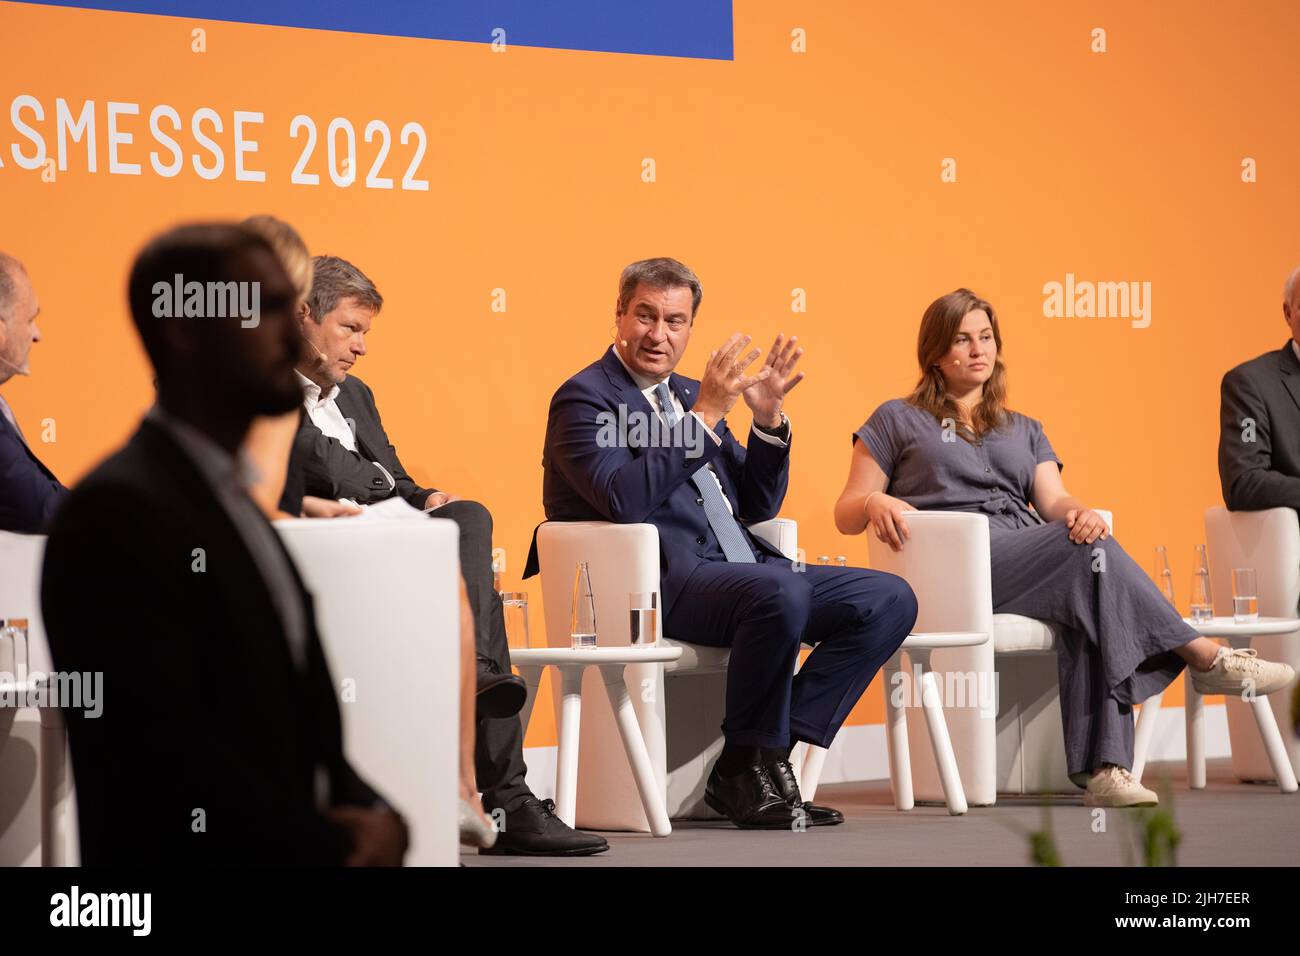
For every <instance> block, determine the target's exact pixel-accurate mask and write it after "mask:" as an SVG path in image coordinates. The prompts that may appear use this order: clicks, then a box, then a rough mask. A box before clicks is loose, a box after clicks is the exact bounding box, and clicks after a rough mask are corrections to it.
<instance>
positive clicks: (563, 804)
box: [555, 664, 586, 826]
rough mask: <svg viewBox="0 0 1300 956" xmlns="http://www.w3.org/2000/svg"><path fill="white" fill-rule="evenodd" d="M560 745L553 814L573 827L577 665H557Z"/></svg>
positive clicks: (579, 709)
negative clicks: (559, 696) (560, 695)
mask: <svg viewBox="0 0 1300 956" xmlns="http://www.w3.org/2000/svg"><path fill="white" fill-rule="evenodd" d="M556 669H557V670H558V671H559V672H560V693H561V694H562V695H563V696H562V698H561V702H560V743H559V747H558V748H557V749H556V754H555V815H556V816H558V817H559V818H560V819H561V820H563V821H564V822H565V823H567V824H568V825H569V826H573V825H574V820H575V819H576V818H577V811H578V740H579V733H580V730H581V727H582V673H583V671H585V670H586V668H585V667H584V666H583V665H581V664H576V665H568V664H565V665H560V666H558V667H557V668H556Z"/></svg>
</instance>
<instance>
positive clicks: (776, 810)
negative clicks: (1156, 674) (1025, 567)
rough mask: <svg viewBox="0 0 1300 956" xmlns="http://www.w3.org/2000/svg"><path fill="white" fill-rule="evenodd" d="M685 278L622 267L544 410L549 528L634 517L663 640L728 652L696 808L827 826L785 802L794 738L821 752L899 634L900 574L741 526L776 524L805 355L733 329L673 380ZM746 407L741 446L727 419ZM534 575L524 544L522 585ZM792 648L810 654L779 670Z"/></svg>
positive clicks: (689, 294) (691, 305)
mask: <svg viewBox="0 0 1300 956" xmlns="http://www.w3.org/2000/svg"><path fill="white" fill-rule="evenodd" d="M700 297H701V289H700V282H699V279H697V278H696V276H695V274H694V273H693V272H692V271H691V270H690V269H688V268H687V267H686V266H685V265H683V264H682V263H680V262H678V261H676V260H675V259H647V260H643V261H641V262H634V263H632V264H631V265H630V266H628V267H627V268H626V269H624V270H623V275H622V278H621V279H620V282H619V295H618V303H617V306H616V308H615V314H614V315H615V336H614V345H613V346H612V347H611V348H610V349H609V350H608V351H606V352H605V354H604V355H603V356H602V357H601V358H600V359H599V360H597V361H596V362H593V363H592V364H591V365H589V366H587V367H586V368H585V369H583V370H582V371H581V372H579V373H578V374H577V375H574V376H573V377H572V378H571V379H569V380H568V381H567V382H565V383H564V384H563V385H561V386H560V388H559V390H558V391H557V392H556V393H555V396H554V397H553V398H552V399H551V408H550V417H549V420H548V422H547V428H546V448H545V451H544V453H543V460H542V467H543V469H544V479H543V492H542V494H543V501H544V504H545V508H546V517H547V519H548V520H551V521H590V520H605V521H615V522H621V523H633V522H648V523H650V524H653V525H655V527H656V528H657V529H658V531H659V546H660V560H661V569H660V589H661V592H662V594H661V597H662V601H663V609H664V626H663V631H664V634H665V635H667V636H669V637H672V638H675V639H678V640H685V641H690V642H691V643H694V644H707V645H713V646H719V647H730V648H731V658H730V664H729V666H728V670H727V699H726V718H725V720H724V721H723V725H722V730H723V734H724V737H725V744H724V747H723V750H722V753H721V755H720V756H719V758H718V760H717V762H716V763H715V764H714V767H713V770H712V772H711V773H710V775H709V780H708V784H707V786H706V789H705V800H706V802H707V803H708V804H709V806H711V807H712V808H713V809H714V810H716V811H718V812H719V813H722V814H724V815H725V816H727V817H728V818H729V819H730V820H731V821H732V822H733V823H735V824H736V825H737V826H741V827H747V828H757V829H777V828H781V829H785V828H789V827H791V826H792V824H796V825H797V823H798V822H799V821H802V822H803V823H805V824H831V823H840V822H842V821H843V819H844V817H843V816H842V815H841V814H840V813H839V812H838V811H836V810H833V809H831V808H829V807H820V806H816V805H813V804H810V803H808V802H806V801H804V800H803V799H802V797H801V796H800V794H799V788H798V784H797V783H796V781H795V777H794V772H793V770H792V768H791V766H790V763H789V757H790V750H791V748H792V747H793V745H794V743H795V742H797V741H800V740H803V741H806V742H808V743H811V744H816V745H817V746H820V747H829V746H830V743H831V741H832V740H833V739H834V738H835V734H836V732H837V731H838V730H839V728H840V725H841V724H842V723H843V722H844V719H845V718H846V717H847V716H848V714H849V711H850V710H851V709H852V708H853V705H854V704H855V703H856V702H857V700H858V698H859V697H861V696H862V693H863V691H865V690H866V688H867V685H868V684H869V683H870V681H871V678H872V677H873V676H874V675H875V673H876V671H877V670H879V668H880V666H881V665H882V664H883V663H884V662H885V661H886V660H888V659H889V657H890V656H891V655H892V654H893V653H894V651H895V650H896V649H897V648H898V646H899V645H900V644H901V643H902V642H903V640H904V638H906V637H907V635H908V633H909V632H910V631H911V628H912V625H913V623H914V622H915V620H916V598H915V596H914V595H913V594H912V590H911V588H909V587H908V586H907V584H906V583H905V582H904V581H903V580H902V579H900V578H897V577H895V576H893V575H889V574H884V573H880V572H875V571H866V570H862V569H859V568H841V567H824V566H814V567H805V566H803V565H802V564H799V565H795V564H792V562H790V561H789V560H787V559H785V558H784V557H782V556H781V555H780V553H779V552H777V551H776V550H774V549H773V548H771V547H769V546H768V545H767V544H765V543H764V542H763V541H761V540H760V539H758V538H756V537H754V536H753V535H751V534H750V533H749V531H748V530H747V529H746V528H745V525H746V524H749V523H753V522H757V521H765V520H767V519H769V518H773V517H775V516H776V514H777V512H778V511H779V510H780V507H781V503H782V501H783V500H784V499H785V492H786V487H787V485H788V482H789V473H790V442H791V437H792V436H791V428H790V422H789V420H788V419H787V418H786V415H785V412H784V411H783V406H784V404H785V398H786V396H787V395H788V394H789V392H790V390H791V389H793V388H794V387H795V386H796V385H798V384H799V382H800V381H801V380H802V379H803V373H802V372H798V373H796V372H795V371H794V367H795V365H796V363H797V362H798V361H799V357H800V356H801V355H802V354H803V349H801V348H798V347H797V346H796V344H795V343H796V340H795V338H793V337H791V338H790V339H789V341H786V340H785V338H784V336H783V335H778V336H777V337H776V341H775V343H774V344H773V345H772V348H771V350H770V351H769V352H768V355H767V358H766V360H765V361H764V363H763V366H762V368H761V369H759V370H758V372H757V373H755V374H753V375H749V374H748V373H747V370H748V369H749V368H750V366H751V365H752V364H753V362H754V361H755V359H757V358H758V356H759V354H760V352H759V350H758V349H753V350H750V351H746V349H747V348H748V346H749V343H750V337H749V336H746V335H740V334H739V333H737V334H735V335H732V336H731V337H730V338H729V339H728V340H727V341H726V343H725V344H723V345H722V347H721V348H719V349H716V350H714V351H713V352H711V353H710V355H709V359H708V362H707V363H706V364H705V367H704V374H703V377H702V378H701V379H700V380H699V381H696V380H695V379H690V378H686V377H685V376H683V375H678V374H676V373H675V372H674V369H675V368H676V367H677V364H678V362H680V361H681V358H682V356H683V354H684V353H685V351H686V346H687V344H688V343H689V341H690V338H691V331H692V328H693V326H694V322H695V316H696V313H697V312H698V311H699V307H700ZM742 396H743V397H744V399H745V403H746V404H747V405H748V406H749V408H750V410H751V412H752V413H753V430H752V431H751V432H750V435H749V438H748V442H747V447H746V446H742V445H741V444H740V442H739V441H738V440H737V439H736V436H735V435H734V434H733V433H732V432H731V431H730V430H729V429H728V427H727V421H726V416H727V413H728V412H730V411H731V409H732V407H733V406H734V405H735V403H736V400H737V399H738V398H740V397H742ZM536 570H537V558H536V539H535V538H534V547H533V553H532V554H530V555H529V567H528V569H527V571H526V573H525V577H527V576H529V575H531V574H533V573H535V572H536ZM801 642H802V643H808V644H813V645H815V646H816V649H815V650H814V651H813V652H812V654H811V655H810V656H809V657H808V660H807V661H805V663H804V665H803V667H802V668H801V669H800V671H799V673H798V675H795V674H794V666H795V662H796V660H797V659H798V654H799V647H800V644H801Z"/></svg>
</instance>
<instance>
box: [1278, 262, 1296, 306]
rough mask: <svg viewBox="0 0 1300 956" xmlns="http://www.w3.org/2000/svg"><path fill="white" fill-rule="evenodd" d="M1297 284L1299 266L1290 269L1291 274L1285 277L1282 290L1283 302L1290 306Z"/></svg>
mask: <svg viewBox="0 0 1300 956" xmlns="http://www.w3.org/2000/svg"><path fill="white" fill-rule="evenodd" d="M1297 282H1300V266H1296V267H1295V268H1294V269H1292V270H1291V274H1290V275H1289V276H1287V279H1286V285H1285V286H1284V287H1283V289H1282V301H1283V302H1286V303H1287V304H1290V302H1291V299H1292V297H1293V296H1294V295H1295V287H1296V283H1297Z"/></svg>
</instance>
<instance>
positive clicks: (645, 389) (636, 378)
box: [609, 345, 789, 514]
mask: <svg viewBox="0 0 1300 956" xmlns="http://www.w3.org/2000/svg"><path fill="white" fill-rule="evenodd" d="M609 349H610V351H611V352H613V353H614V358H616V359H618V361H619V363H620V364H621V365H622V366H623V368H625V369H627V374H628V375H630V376H632V381H633V382H635V383H636V387H637V388H639V389H641V394H642V395H644V396H645V400H646V401H647V402H649V403H650V407H651V408H653V409H654V410H655V411H657V412H658V413H659V414H660V415H664V409H663V406H662V405H661V404H660V402H659V395H658V393H657V392H656V391H655V389H656V388H658V386H659V383H658V382H657V381H655V380H654V379H652V378H646V377H645V376H644V375H640V374H638V373H636V372H634V371H632V369H630V368H628V364H627V362H624V361H623V356H621V355H619V354H618V349H617V348H615V347H614V346H613V345H611V346H610V347H609ZM664 381H667V379H664ZM668 394H669V395H670V396H672V400H673V411H674V412H675V413H676V415H677V418H678V420H679V421H680V420H681V419H682V418H684V417H685V416H686V414H687V412H686V408H685V407H684V406H683V405H682V399H681V396H679V395H678V394H677V393H676V392H675V391H673V387H672V386H671V385H669V386H668ZM690 414H691V415H693V416H694V417H695V419H696V421H698V422H699V423H700V425H701V426H702V427H703V428H704V430H705V431H706V432H707V433H708V435H709V437H710V438H712V439H713V443H714V444H715V445H721V444H722V439H721V438H719V437H718V436H717V435H716V434H715V433H714V431H713V429H712V428H710V427H709V426H708V425H706V424H705V422H704V419H703V418H700V416H699V415H696V414H695V412H691V413H690ZM664 420H665V421H667V416H665V417H664ZM781 420H782V421H783V422H786V423H787V424H788V421H789V420H788V419H787V418H786V417H785V413H784V412H782V413H781ZM750 434H751V435H754V436H756V437H757V438H759V439H760V440H762V441H765V442H767V443H768V444H769V445H776V446H777V447H778V448H784V447H786V444H787V443H786V442H784V441H782V440H781V439H779V438H777V437H776V436H775V435H769V434H767V433H766V432H762V431H759V430H758V429H757V428H753V427H751V429H750ZM705 467H706V468H708V469H709V474H710V475H712V476H713V480H714V482H715V483H716V484H717V486H718V490H719V491H721V492H722V500H723V501H725V502H726V503H727V510H728V511H730V512H731V513H732V514H735V509H734V508H732V507H731V499H730V498H728V497H727V493H726V491H725V490H724V489H723V487H722V482H721V481H720V480H719V479H718V473H717V472H716V471H714V470H713V465H711V464H710V465H706V466H705Z"/></svg>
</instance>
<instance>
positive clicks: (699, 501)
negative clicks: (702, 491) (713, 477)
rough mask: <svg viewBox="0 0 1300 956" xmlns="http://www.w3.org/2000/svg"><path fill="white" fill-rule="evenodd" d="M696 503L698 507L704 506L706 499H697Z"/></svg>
mask: <svg viewBox="0 0 1300 956" xmlns="http://www.w3.org/2000/svg"><path fill="white" fill-rule="evenodd" d="M695 503H696V504H697V505H702V504H704V499H703V498H696V499H695Z"/></svg>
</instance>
